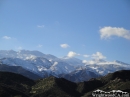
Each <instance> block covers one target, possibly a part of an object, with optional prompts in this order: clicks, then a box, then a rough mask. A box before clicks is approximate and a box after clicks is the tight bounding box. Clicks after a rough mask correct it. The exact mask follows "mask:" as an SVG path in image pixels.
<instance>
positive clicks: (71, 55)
mask: <svg viewBox="0 0 130 97" xmlns="http://www.w3.org/2000/svg"><path fill="white" fill-rule="evenodd" d="M79 55H80V54H77V53H76V52H73V51H70V52H69V53H68V55H67V56H68V57H70V58H72V57H75V56H79Z"/></svg>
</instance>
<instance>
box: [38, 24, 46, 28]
mask: <svg viewBox="0 0 130 97" xmlns="http://www.w3.org/2000/svg"><path fill="white" fill-rule="evenodd" d="M37 27H38V28H44V27H45V25H37Z"/></svg>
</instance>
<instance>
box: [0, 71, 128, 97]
mask: <svg viewBox="0 0 130 97" xmlns="http://www.w3.org/2000/svg"><path fill="white" fill-rule="evenodd" d="M96 89H101V90H103V91H106V92H107V91H111V90H122V91H124V92H128V93H130V70H122V71H117V72H115V73H110V74H108V75H106V76H104V77H101V78H97V79H94V78H93V79H91V80H89V81H86V82H81V83H73V82H70V81H68V80H66V79H63V78H55V77H48V78H45V79H39V80H36V81H33V80H31V79H28V78H26V77H24V76H22V75H19V74H15V73H10V72H0V97H92V95H91V94H92V92H93V91H94V90H96Z"/></svg>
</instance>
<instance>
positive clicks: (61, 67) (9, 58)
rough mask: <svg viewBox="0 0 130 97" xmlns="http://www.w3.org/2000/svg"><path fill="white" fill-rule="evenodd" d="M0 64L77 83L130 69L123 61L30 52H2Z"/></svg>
mask: <svg viewBox="0 0 130 97" xmlns="http://www.w3.org/2000/svg"><path fill="white" fill-rule="evenodd" d="M0 63H2V64H6V65H9V66H21V67H23V68H24V69H26V70H29V71H31V72H33V73H35V74H37V75H39V76H41V77H48V76H51V75H53V76H56V77H64V78H67V79H71V78H70V77H72V78H73V81H75V82H76V81H84V80H87V79H90V78H91V77H96V76H95V75H97V76H99V75H106V74H108V73H111V72H115V71H117V70H126V69H130V64H126V63H124V62H121V61H113V62H108V61H104V60H96V61H93V60H92V61H89V62H83V61H82V60H80V59H77V58H68V57H64V58H57V57H56V56H54V55H50V54H43V53H41V52H39V51H29V50H21V51H13V50H0ZM86 77H87V78H86ZM76 78H77V79H76Z"/></svg>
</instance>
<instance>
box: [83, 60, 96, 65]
mask: <svg viewBox="0 0 130 97" xmlns="http://www.w3.org/2000/svg"><path fill="white" fill-rule="evenodd" d="M82 63H84V64H96V63H97V62H96V61H95V60H90V61H87V60H83V61H82Z"/></svg>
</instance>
